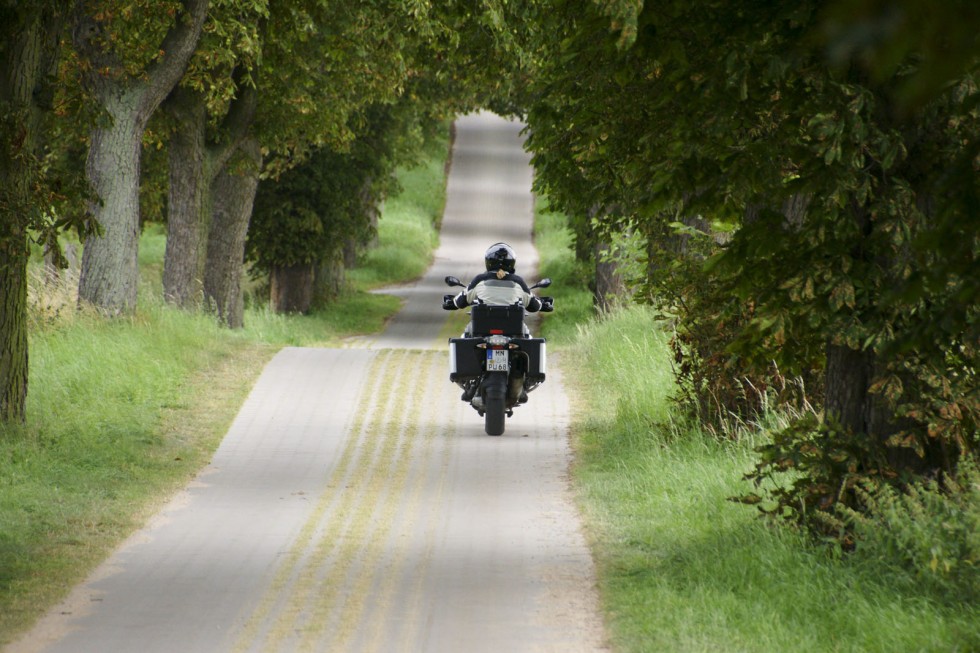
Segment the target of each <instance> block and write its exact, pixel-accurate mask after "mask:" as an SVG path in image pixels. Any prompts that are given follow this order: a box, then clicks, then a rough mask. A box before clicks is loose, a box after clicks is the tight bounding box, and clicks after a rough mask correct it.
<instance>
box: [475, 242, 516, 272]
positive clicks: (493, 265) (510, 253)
mask: <svg viewBox="0 0 980 653" xmlns="http://www.w3.org/2000/svg"><path fill="white" fill-rule="evenodd" d="M483 258H485V259H486V261H487V272H493V271H495V270H506V271H507V272H513V271H514V265H515V264H516V263H517V257H516V256H514V250H513V249H511V248H510V245H508V244H507V243H494V244H493V245H490V247H489V248H488V249H487V253H486V254H484V255H483Z"/></svg>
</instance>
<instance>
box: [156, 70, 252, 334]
mask: <svg viewBox="0 0 980 653" xmlns="http://www.w3.org/2000/svg"><path fill="white" fill-rule="evenodd" d="M242 74H243V71H238V72H236V77H240V76H241V75H242ZM239 81H241V80H239ZM256 100H257V96H256V91H255V88H254V87H253V86H248V85H244V84H239V91H238V95H237V96H236V98H235V100H233V101H232V103H231V105H230V107H229V110H228V113H227V114H226V115H225V119H224V120H223V121H222V124H221V125H220V126H219V127H218V129H217V133H216V134H209V133H208V132H209V129H208V121H209V116H208V111H207V105H206V104H205V98H204V96H203V95H202V94H201V93H198V92H196V91H193V90H190V89H184V88H181V87H179V86H178V87H177V88H175V89H174V91H173V92H172V93H171V94H170V97H169V98H168V99H167V102H166V104H165V106H166V108H167V110H168V111H170V114H171V115H172V116H173V117H174V118H175V119H176V120H177V123H178V125H179V127H178V131H177V133H176V134H174V137H173V138H172V139H171V142H170V151H169V155H170V195H169V201H168V207H167V209H168V213H167V225H168V227H167V251H166V254H165V257H164V267H163V294H164V298H165V299H166V300H167V301H169V302H171V303H173V304H175V305H177V306H182V307H184V308H192V307H193V306H194V305H195V304H196V303H197V302H198V300H199V299H200V297H201V294H202V290H203V278H204V275H205V267H206V265H207V249H208V244H207V243H208V235H209V233H210V223H211V216H212V214H213V212H214V208H213V207H212V203H211V201H212V198H213V193H212V185H213V184H214V182H215V179H216V177H217V176H218V174H220V173H221V172H222V170H223V169H224V167H225V165H226V164H227V163H228V160H229V159H230V158H231V156H232V155H233V153H234V152H235V151H236V150H237V149H238V148H239V146H240V145H241V144H242V142H243V141H244V139H245V138H246V136H247V134H248V130H249V128H250V127H251V125H252V122H253V120H254V118H255V106H256ZM226 192H228V191H227V190H226V189H222V190H221V191H220V193H222V194H224V193H226ZM232 192H233V193H234V192H237V191H232ZM252 194H253V195H254V190H253V192H252ZM230 201H232V202H233V203H237V202H239V200H238V199H231V200H230ZM248 201H249V202H251V199H249V200H248ZM249 211H251V204H249ZM236 220H237V218H236ZM236 224H238V223H237V222H236ZM244 224H245V226H246V227H247V225H248V216H246V217H245V222H244ZM235 234H237V231H235V232H234V233H233V234H231V237H233V236H234V235H235ZM240 267H241V266H240V265H239V268H240ZM216 274H222V271H221V270H219V271H217V272H216ZM219 313H221V311H219ZM238 326H241V325H240V324H239V325H238Z"/></svg>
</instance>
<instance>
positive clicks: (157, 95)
mask: <svg viewBox="0 0 980 653" xmlns="http://www.w3.org/2000/svg"><path fill="white" fill-rule="evenodd" d="M183 5H184V15H182V16H180V17H179V18H178V20H177V21H176V23H175V24H174V27H173V28H171V30H170V31H169V32H168V34H167V35H166V37H165V38H164V40H163V42H162V43H161V44H160V46H159V50H160V51H161V52H162V53H163V54H162V55H161V57H160V58H159V59H157V60H156V62H155V63H153V64H152V65H150V66H149V67H148V68H147V70H146V71H145V73H144V74H142V75H138V76H134V75H131V74H128V73H127V72H125V68H124V67H123V66H122V64H121V62H119V61H117V60H116V59H115V58H114V57H112V56H110V55H107V54H106V53H105V52H104V51H103V50H102V49H101V48H100V46H99V42H100V40H101V39H102V38H104V34H103V32H104V30H105V26H104V25H103V24H102V23H100V21H99V20H98V18H96V17H93V16H88V15H85V14H81V15H79V16H77V17H76V26H75V31H74V40H75V45H76V47H77V48H78V50H79V52H80V53H81V54H82V56H84V57H87V58H88V59H89V63H90V64H91V66H90V68H89V70H90V71H91V72H90V73H89V74H88V75H87V76H86V79H85V81H86V84H87V85H88V86H89V88H90V90H91V91H92V92H93V95H94V96H95V98H96V100H97V101H98V103H99V104H100V105H101V106H102V108H103V109H104V110H105V112H106V114H107V118H108V124H100V126H98V127H96V128H95V129H94V130H93V132H92V137H91V144H90V146H89V155H88V161H87V163H86V174H87V175H88V178H89V182H90V183H91V185H92V189H93V190H94V191H95V192H96V193H97V195H98V197H99V199H100V202H99V203H96V204H93V206H91V207H90V208H91V213H92V216H93V217H94V218H95V220H96V221H97V222H98V223H99V225H100V227H101V234H100V235H98V236H93V237H90V238H88V239H87V240H86V243H85V252H84V254H83V255H82V271H81V279H80V280H79V289H78V293H79V300H80V301H86V302H90V303H92V304H94V305H95V306H97V307H99V308H101V309H103V310H104V311H106V312H107V313H109V314H118V313H128V312H131V311H133V310H134V309H135V307H136V291H137V285H138V281H139V268H138V267H137V263H136V256H137V251H138V247H139V223H140V221H139V179H140V148H141V145H142V138H143V132H144V131H145V129H146V123H147V121H148V120H149V119H150V116H151V115H152V114H153V112H154V111H155V110H156V109H157V107H158V106H159V105H160V103H161V102H162V101H163V99H164V98H165V97H166V96H167V94H169V93H170V91H171V89H173V87H174V86H175V85H176V84H177V82H178V81H179V80H180V78H181V76H182V75H183V73H184V69H185V68H186V66H187V62H188V60H189V59H190V57H191V55H192V54H193V53H194V49H195V47H196V45H197V41H198V38H199V37H200V34H201V28H202V26H203V24H204V19H205V17H206V15H207V8H208V0H184V2H183ZM80 6H81V7H83V10H84V5H83V4H82V3H80ZM185 17H186V18H187V19H186V20H185ZM105 70H110V71H114V73H115V74H103V72H104V71H105Z"/></svg>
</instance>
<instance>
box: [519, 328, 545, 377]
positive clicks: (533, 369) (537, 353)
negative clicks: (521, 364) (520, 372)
mask: <svg viewBox="0 0 980 653" xmlns="http://www.w3.org/2000/svg"><path fill="white" fill-rule="evenodd" d="M520 343H521V351H523V352H524V353H525V354H527V375H528V376H529V377H531V378H537V379H540V380H541V381H544V377H545V374H546V373H547V366H548V356H547V345H546V344H545V339H544V338H528V339H526V340H521V341H520Z"/></svg>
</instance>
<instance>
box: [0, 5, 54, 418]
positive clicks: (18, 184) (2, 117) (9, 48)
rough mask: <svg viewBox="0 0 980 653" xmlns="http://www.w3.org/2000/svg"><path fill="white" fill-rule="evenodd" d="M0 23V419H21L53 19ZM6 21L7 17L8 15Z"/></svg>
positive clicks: (39, 15) (32, 10) (29, 16)
mask: <svg viewBox="0 0 980 653" xmlns="http://www.w3.org/2000/svg"><path fill="white" fill-rule="evenodd" d="M15 16H16V18H17V19H18V20H17V21H10V22H8V23H7V24H5V25H3V26H2V27H0V39H2V41H0V423H3V422H22V421H23V420H24V417H25V408H26V403H27V372H28V355H27V263H28V258H29V249H28V245H27V229H28V226H29V225H30V216H31V215H32V213H33V212H34V211H35V210H38V208H37V207H35V206H34V204H35V203H37V202H38V198H37V197H35V195H34V192H33V191H34V184H35V182H36V181H37V177H38V174H39V171H38V169H37V166H36V165H35V155H36V150H37V147H38V143H39V142H40V141H41V137H40V131H41V115H42V112H43V111H44V107H42V106H40V105H39V102H42V101H43V100H42V98H46V97H47V93H46V92H44V88H45V85H46V84H48V81H49V80H48V79H47V78H46V75H45V74H44V73H45V71H46V70H47V68H48V66H50V65H51V64H52V62H53V61H54V60H55V57H56V53H57V43H58V41H57V34H58V30H59V26H60V25H61V21H60V16H52V15H50V12H49V11H46V10H44V9H43V8H42V9H39V8H37V7H36V6H25V7H21V8H19V9H18V10H17V13H16V14H15ZM8 18H9V15H8Z"/></svg>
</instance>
